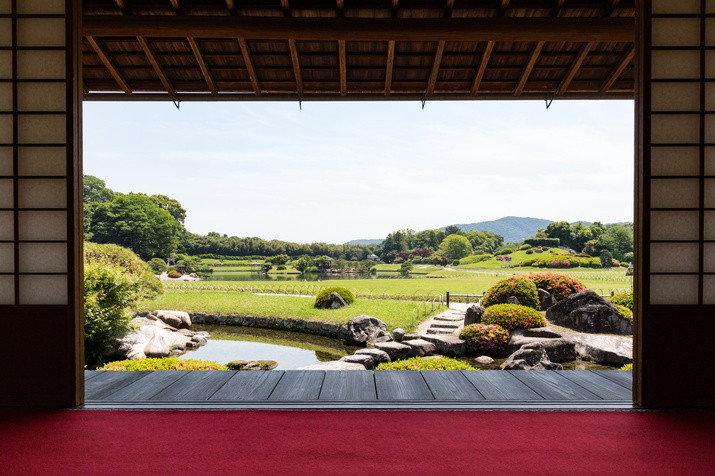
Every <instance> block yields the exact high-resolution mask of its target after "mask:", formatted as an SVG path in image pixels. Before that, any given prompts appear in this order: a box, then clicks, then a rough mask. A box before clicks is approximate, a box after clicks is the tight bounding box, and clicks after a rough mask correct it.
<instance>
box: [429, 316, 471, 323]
mask: <svg viewBox="0 0 715 476" xmlns="http://www.w3.org/2000/svg"><path fill="white" fill-rule="evenodd" d="M434 320H435V321H449V322H461V321H463V320H464V316H462V317H449V316H435V317H434Z"/></svg>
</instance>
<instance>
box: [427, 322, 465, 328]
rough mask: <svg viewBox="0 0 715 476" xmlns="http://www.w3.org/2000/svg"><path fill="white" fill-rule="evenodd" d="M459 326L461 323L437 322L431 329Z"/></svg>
mask: <svg viewBox="0 0 715 476" xmlns="http://www.w3.org/2000/svg"><path fill="white" fill-rule="evenodd" d="M457 327H459V324H447V323H443V322H435V323H434V324H432V325H431V326H430V329H432V328H437V329H456V328H457Z"/></svg>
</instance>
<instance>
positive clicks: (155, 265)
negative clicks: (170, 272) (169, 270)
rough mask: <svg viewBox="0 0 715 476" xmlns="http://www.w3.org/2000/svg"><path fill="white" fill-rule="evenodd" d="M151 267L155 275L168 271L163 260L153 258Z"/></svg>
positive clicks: (150, 262)
mask: <svg viewBox="0 0 715 476" xmlns="http://www.w3.org/2000/svg"><path fill="white" fill-rule="evenodd" d="M149 267H150V268H151V270H152V271H153V272H154V274H161V273H163V272H164V271H166V262H165V261H164V260H163V259H161V258H152V259H151V261H149Z"/></svg>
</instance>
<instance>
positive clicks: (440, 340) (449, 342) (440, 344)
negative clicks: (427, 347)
mask: <svg viewBox="0 0 715 476" xmlns="http://www.w3.org/2000/svg"><path fill="white" fill-rule="evenodd" d="M422 338H423V339H424V340H426V341H428V342H432V343H433V344H434V345H435V347H436V348H437V352H439V353H440V354H443V355H449V356H453V357H460V356H462V355H466V354H467V343H466V342H465V341H464V340H462V339H460V338H459V337H455V336H445V335H435V334H425V335H423V336H422Z"/></svg>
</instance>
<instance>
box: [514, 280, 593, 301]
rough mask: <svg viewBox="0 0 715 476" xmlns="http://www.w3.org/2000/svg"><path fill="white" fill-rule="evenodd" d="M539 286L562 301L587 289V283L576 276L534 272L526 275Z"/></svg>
mask: <svg viewBox="0 0 715 476" xmlns="http://www.w3.org/2000/svg"><path fill="white" fill-rule="evenodd" d="M526 277H527V278H529V279H530V280H531V281H532V282H533V283H534V285H535V286H536V287H537V288H540V289H543V290H544V291H546V292H548V293H550V294H553V296H554V297H555V298H556V300H557V301H561V300H562V299H565V298H567V297H569V296H571V295H572V294H576V293H580V292H581V291H585V290H586V285H585V284H583V283H582V282H581V281H579V280H578V279H576V278H573V277H571V276H568V275H565V274H559V273H534V274H529V275H526Z"/></svg>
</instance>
